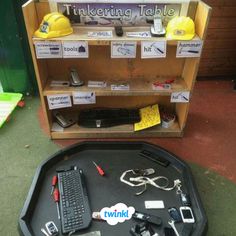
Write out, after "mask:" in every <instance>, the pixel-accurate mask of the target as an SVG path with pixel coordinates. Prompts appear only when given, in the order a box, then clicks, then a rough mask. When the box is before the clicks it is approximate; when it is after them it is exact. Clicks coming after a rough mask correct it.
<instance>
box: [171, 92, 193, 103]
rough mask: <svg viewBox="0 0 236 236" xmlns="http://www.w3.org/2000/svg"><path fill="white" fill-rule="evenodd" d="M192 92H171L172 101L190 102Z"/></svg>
mask: <svg viewBox="0 0 236 236" xmlns="http://www.w3.org/2000/svg"><path fill="white" fill-rule="evenodd" d="M189 97H190V92H174V93H171V99H170V102H172V103H174V102H175V103H188V102H189Z"/></svg>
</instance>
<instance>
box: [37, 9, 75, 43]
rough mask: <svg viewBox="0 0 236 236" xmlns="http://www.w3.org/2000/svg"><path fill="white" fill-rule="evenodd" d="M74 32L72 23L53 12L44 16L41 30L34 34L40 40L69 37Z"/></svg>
mask: <svg viewBox="0 0 236 236" xmlns="http://www.w3.org/2000/svg"><path fill="white" fill-rule="evenodd" d="M72 32H73V28H72V27H71V24H70V21H69V19H68V18H67V17H65V16H64V15H62V14H61V13H59V12H52V13H50V14H47V15H46V16H44V18H43V21H42V23H41V24H40V26H39V29H38V30H37V31H36V32H35V33H34V36H35V37H38V38H44V39H49V38H56V37H61V36H65V35H69V34H71V33H72Z"/></svg>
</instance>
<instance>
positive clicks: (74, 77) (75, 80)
mask: <svg viewBox="0 0 236 236" xmlns="http://www.w3.org/2000/svg"><path fill="white" fill-rule="evenodd" d="M70 80H71V86H82V85H84V81H82V80H80V78H79V75H78V72H77V70H76V69H75V68H71V69H70Z"/></svg>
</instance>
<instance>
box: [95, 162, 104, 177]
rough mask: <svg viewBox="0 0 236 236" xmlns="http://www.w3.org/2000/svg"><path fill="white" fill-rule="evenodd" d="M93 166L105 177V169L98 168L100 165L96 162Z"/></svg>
mask: <svg viewBox="0 0 236 236" xmlns="http://www.w3.org/2000/svg"><path fill="white" fill-rule="evenodd" d="M93 164H94V165H95V166H96V168H97V170H98V173H99V175H101V176H104V175H105V173H104V171H103V169H102V168H101V167H100V166H98V165H97V164H96V162H94V161H93Z"/></svg>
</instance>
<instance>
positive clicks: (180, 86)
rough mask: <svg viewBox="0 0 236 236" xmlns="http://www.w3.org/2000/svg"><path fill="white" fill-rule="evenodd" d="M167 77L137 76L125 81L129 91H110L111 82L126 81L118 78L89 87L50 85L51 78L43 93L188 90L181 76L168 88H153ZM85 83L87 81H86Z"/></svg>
mask: <svg viewBox="0 0 236 236" xmlns="http://www.w3.org/2000/svg"><path fill="white" fill-rule="evenodd" d="M167 79H168V78H160V79H149V80H147V79H143V78H137V79H132V80H129V81H127V82H128V83H129V85H130V90H129V91H112V90H111V84H117V83H125V82H126V81H118V80H109V81H107V80H104V81H106V82H107V87H106V88H89V87H88V86H87V85H84V86H81V87H51V86H50V84H51V80H48V82H47V85H46V87H45V88H44V90H43V95H44V96H47V95H55V94H63V93H66V94H70V95H72V93H73V92H78V91H79V92H91V91H92V92H95V93H96V96H145V95H162V96H169V95H170V94H171V93H172V92H179V91H188V88H187V85H186V83H185V81H184V79H182V78H177V79H176V80H175V82H174V83H172V88H171V89H170V90H153V89H152V83H154V82H156V81H160V82H163V81H165V80H167ZM86 84H87V83H86Z"/></svg>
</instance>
